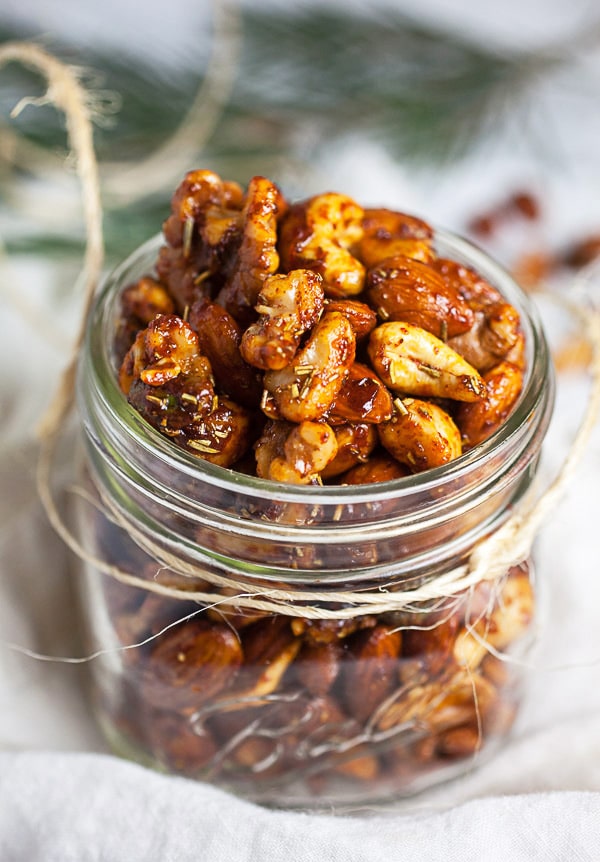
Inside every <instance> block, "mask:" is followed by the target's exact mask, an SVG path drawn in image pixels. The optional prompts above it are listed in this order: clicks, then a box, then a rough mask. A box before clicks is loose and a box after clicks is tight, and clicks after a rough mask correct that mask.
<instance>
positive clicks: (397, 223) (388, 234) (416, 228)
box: [357, 209, 435, 267]
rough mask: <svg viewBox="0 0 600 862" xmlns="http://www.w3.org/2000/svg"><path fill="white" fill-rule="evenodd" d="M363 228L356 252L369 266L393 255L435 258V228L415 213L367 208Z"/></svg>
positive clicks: (423, 258) (426, 260) (423, 260)
mask: <svg viewBox="0 0 600 862" xmlns="http://www.w3.org/2000/svg"><path fill="white" fill-rule="evenodd" d="M362 228H363V236H362V238H361V240H360V242H359V243H358V246H357V254H358V257H359V258H360V259H361V260H362V262H363V263H364V264H365V266H367V267H369V266H375V265H376V264H378V263H379V262H380V261H382V260H384V258H386V257H391V256H392V255H404V256H405V257H408V258H411V259H413V260H420V261H422V262H423V263H428V262H429V261H431V260H432V259H433V258H434V257H435V254H434V251H433V244H432V243H433V230H432V229H431V227H430V225H428V224H427V222H425V221H422V219H419V218H415V216H410V215H407V214H406V213H401V212H395V211H394V210H388V209H366V210H365V211H364V215H363V219H362Z"/></svg>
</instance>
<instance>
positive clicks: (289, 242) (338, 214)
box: [279, 193, 365, 298]
mask: <svg viewBox="0 0 600 862" xmlns="http://www.w3.org/2000/svg"><path fill="white" fill-rule="evenodd" d="M362 217H363V210H362V208H361V207H360V206H359V205H358V204H357V203H356V202H355V201H353V200H352V198H349V197H347V196H346V195H339V194H334V193H328V194H323V195H317V196H316V197H313V198H309V200H307V201H303V202H301V203H298V204H295V205H294V206H292V207H291V208H290V210H289V212H288V214H287V216H286V217H285V218H284V219H283V221H282V224H281V231H280V239H279V253H280V255H281V265H282V268H283V269H284V270H285V271H286V272H289V271H290V270H291V269H298V268H303V269H311V270H313V272H318V273H319V275H321V276H322V277H323V285H324V288H325V293H326V295H327V296H331V297H334V298H340V297H347V296H356V295H357V294H359V293H360V292H361V291H362V289H363V286H364V281H365V268H364V266H363V264H362V263H361V262H360V261H359V260H358V259H357V258H356V257H354V256H353V255H352V254H351V252H350V251H349V249H351V248H352V247H353V246H355V245H356V243H357V242H359V241H360V239H361V237H362V224H361V222H362Z"/></svg>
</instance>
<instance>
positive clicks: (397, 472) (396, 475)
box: [342, 455, 410, 485]
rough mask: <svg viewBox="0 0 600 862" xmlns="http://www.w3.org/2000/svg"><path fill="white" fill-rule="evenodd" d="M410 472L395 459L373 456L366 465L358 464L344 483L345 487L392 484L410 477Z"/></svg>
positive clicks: (345, 474)
mask: <svg viewBox="0 0 600 862" xmlns="http://www.w3.org/2000/svg"><path fill="white" fill-rule="evenodd" d="M409 474H410V470H408V469H407V468H406V467H404V466H403V465H402V464H400V463H399V462H398V461H397V460H396V459H395V458H392V457H390V456H386V455H372V456H371V457H370V458H369V459H368V460H367V461H366V462H365V463H364V464H358V465H357V466H356V467H353V468H352V469H351V470H348V472H347V473H344V475H343V477H342V481H343V484H344V485H369V484H371V483H375V482H391V481H393V480H394V479H402V478H403V477H404V476H408V475H409Z"/></svg>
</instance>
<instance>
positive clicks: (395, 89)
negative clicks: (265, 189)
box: [0, 0, 600, 264]
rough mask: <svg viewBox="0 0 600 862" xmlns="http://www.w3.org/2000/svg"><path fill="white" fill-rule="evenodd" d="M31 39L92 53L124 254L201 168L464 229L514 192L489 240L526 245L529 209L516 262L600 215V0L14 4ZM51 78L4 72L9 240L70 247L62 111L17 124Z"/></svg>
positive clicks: (74, 59)
mask: <svg viewBox="0 0 600 862" xmlns="http://www.w3.org/2000/svg"><path fill="white" fill-rule="evenodd" d="M15 38H17V39H21V38H33V39H35V41H37V42H38V43H39V44H41V45H43V46H44V47H46V48H47V49H48V50H50V51H53V52H54V53H56V54H57V55H58V56H59V57H61V58H62V59H64V60H66V61H68V62H71V63H73V64H74V65H76V66H78V67H81V75H82V80H83V82H84V83H85V84H86V85H87V86H88V87H89V89H90V98H91V100H92V105H93V108H94V110H95V118H96V138H95V139H96V146H97V152H98V158H99V160H100V162H101V166H102V177H103V192H104V203H105V207H106V239H107V249H108V254H109V260H111V259H116V258H119V257H122V256H123V255H124V254H125V253H127V252H128V251H130V250H131V249H133V248H134V247H135V246H136V245H138V244H139V242H141V241H142V240H143V239H145V238H146V237H148V236H150V235H152V234H153V233H155V232H156V231H157V230H158V228H159V226H160V223H161V221H162V219H163V218H164V216H165V213H166V212H167V210H168V199H169V196H170V194H171V193H172V191H173V189H174V187H175V186H176V184H177V183H178V181H179V179H180V178H181V176H182V175H183V173H184V172H185V171H186V170H187V169H189V168H191V167H204V166H206V167H211V168H213V169H215V170H217V171H218V172H220V173H222V174H223V175H224V176H226V177H228V178H232V179H237V180H238V181H240V182H242V183H246V182H247V180H248V179H249V178H250V176H252V175H253V174H254V173H262V174H266V175H268V176H269V177H270V178H272V179H274V180H275V181H277V182H278V183H280V184H281V185H282V186H283V188H284V190H285V192H286V193H287V194H288V195H289V196H291V197H302V196H306V195H307V194H309V193H312V192H314V191H317V190H319V191H322V190H324V189H331V190H336V191H343V192H345V193H347V194H350V195H354V196H355V197H357V198H358V199H359V201H360V202H361V203H363V204H365V205H374V204H379V205H388V206H393V207H396V208H398V209H405V210H409V211H413V212H416V213H417V214H421V215H425V216H426V217H427V218H428V219H430V220H432V221H434V222H436V223H438V224H443V225H444V226H445V227H448V228H452V229H454V230H460V231H462V232H465V231H467V232H468V231H470V230H471V228H472V222H473V220H474V219H475V218H476V217H478V216H481V215H487V214H489V213H490V212H491V211H493V210H495V209H496V208H498V207H501V208H503V211H502V214H501V215H502V217H501V218H498V219H497V220H496V221H497V223H496V224H495V225H494V227H498V228H502V230H499V231H493V232H490V231H488V232H487V235H486V236H483V234H481V232H480V234H479V239H482V240H485V241H486V242H489V241H490V240H491V239H493V240H494V241H495V242H496V244H497V245H498V248H499V251H500V252H501V253H502V254H508V251H506V252H504V250H503V249H502V248H501V247H500V243H501V241H502V242H503V241H505V240H506V239H507V237H508V235H509V234H510V242H511V243H513V244H515V243H516V237H515V236H514V234H515V231H514V230H512V231H511V230H510V228H511V227H514V223H515V222H517V223H518V222H519V221H520V222H521V223H520V224H519V225H518V229H517V231H516V232H517V234H522V232H523V230H524V229H525V228H526V227H527V228H528V231H527V235H526V237H523V238H522V239H521V242H520V243H518V244H517V247H513V246H511V245H510V244H509V243H504V244H505V245H508V246H509V249H510V251H511V260H510V261H506V262H507V263H511V264H512V262H513V260H512V256H514V255H517V254H518V253H520V252H521V251H524V250H527V251H529V252H533V251H536V252H538V251H539V252H542V251H545V250H546V249H545V248H544V243H549V244H551V246H552V248H551V249H547V250H548V251H552V252H555V251H556V250H557V249H560V250H563V249H564V247H565V246H566V245H567V244H568V243H570V242H571V241H572V240H574V241H577V240H579V239H581V235H582V232H587V231H588V230H590V231H591V230H593V229H594V228H596V226H600V216H599V215H598V214H597V213H596V195H595V194H590V192H591V191H592V189H593V188H595V187H596V186H597V182H598V179H599V176H598V173H599V160H598V156H597V149H598V145H597V141H598V134H599V133H600V108H599V107H598V95H599V93H600V62H599V60H600V50H599V49H600V10H598V7H597V4H595V3H594V2H593V0H525V2H518V0H505V2H502V3H499V2H489V3H484V4H475V3H472V2H469V0H450V2H448V0H421V2H418V0H379V2H375V0H371V2H360V0H353V2H348V0H345V2H341V0H329V2H310V0H301V2H296V3H294V4H289V3H285V2H283V0H279V2H276V0H262V2H260V0H259V2H257V0H254V1H253V2H249V0H239V2H234V0H227V2H224V0H212V2H211V0H203V2H201V3H198V2H194V3H192V2H190V0H170V2H169V4H168V5H167V6H165V5H163V4H159V3H157V2H150V3H146V4H144V8H143V11H141V10H140V7H139V4H138V3H137V2H134V0H104V2H102V3H101V4H100V3H95V2H91V0H87V2H86V0H84V2H81V0H80V2H77V0H24V2H23V0H4V2H3V4H2V9H1V10H0V39H1V40H3V41H5V40H8V39H15ZM42 92H43V86H42V85H41V83H40V81H39V79H37V78H36V76H35V75H32V74H30V73H27V72H25V71H24V70H23V69H21V68H19V67H17V66H16V65H15V64H12V65H10V66H8V67H6V68H5V69H4V70H3V71H2V74H1V76H0V118H1V122H2V126H1V127H0V133H1V137H0V141H1V143H0V178H1V180H2V213H1V221H0V229H1V232H2V236H3V239H4V243H5V246H6V248H7V249H8V250H9V251H14V252H19V251H24V250H27V251H32V250H33V251H38V250H42V249H43V250H44V252H47V251H52V252H56V253H58V252H60V253H61V254H64V253H65V252H67V251H69V250H72V249H73V248H75V249H76V250H78V245H79V243H80V240H81V216H80V211H79V209H78V200H77V195H76V194H75V195H74V194H73V182H72V180H73V177H72V175H71V177H69V171H68V168H69V165H68V163H67V165H66V167H67V171H66V172H65V135H64V119H63V117H61V116H59V115H57V114H56V112H55V111H54V109H53V108H51V107H33V106H32V107H28V108H26V109H25V110H23V111H22V113H21V114H20V116H19V117H18V118H17V119H16V120H14V121H11V122H10V123H9V120H8V115H9V112H10V110H11V109H12V107H13V106H14V105H15V104H16V103H17V102H18V101H19V100H20V99H21V98H22V97H23V96H25V95H26V96H32V97H34V98H35V97H36V96H39V95H40V94H41V93H42ZM174 134H177V137H176V139H175V142H174V145H173V146H171V147H169V148H168V149H161V148H164V147H165V146H166V143H167V141H168V140H169V138H170V137H171V136H172V135H174ZM153 155H154V156H155V158H153V159H152V160H151V161H146V160H148V159H150V157H151V156H153ZM520 192H526V193H528V194H531V195H533V196H534V197H535V198H536V200H535V204H537V206H536V207H535V209H536V213H535V216H537V217H536V218H533V217H532V218H530V219H529V221H530V222H531V221H535V222H536V224H535V233H532V231H531V230H530V229H529V228H531V225H529V226H528V225H527V224H526V222H527V218H526V215H527V214H526V213H525V214H524V213H523V212H520V211H519V208H518V206H517V207H516V208H514V207H513V208H512V209H511V207H510V201H509V199H510V198H511V196H512V195H514V194H515V193H520ZM529 209H531V207H530V208H529ZM538 210H539V212H538ZM57 213H58V214H59V215H60V217H59V218H57ZM523 215H525V219H523V218H519V216H521V217H522V216H523ZM530 215H533V214H532V213H530ZM471 232H472V231H471ZM476 233H477V232H476ZM492 233H494V236H492ZM520 246H523V248H521V247H520Z"/></svg>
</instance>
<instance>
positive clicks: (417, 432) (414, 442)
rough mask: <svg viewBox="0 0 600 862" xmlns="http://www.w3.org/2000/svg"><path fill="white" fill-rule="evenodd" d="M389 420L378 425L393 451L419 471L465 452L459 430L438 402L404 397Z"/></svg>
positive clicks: (386, 445) (378, 429) (380, 434)
mask: <svg viewBox="0 0 600 862" xmlns="http://www.w3.org/2000/svg"><path fill="white" fill-rule="evenodd" d="M399 404H401V405H402V407H401V408H400V407H397V408H396V411H395V412H394V415H393V417H392V418H391V420H390V421H389V422H382V423H381V425H378V426H376V427H377V431H378V433H379V439H380V440H381V443H382V445H383V446H384V447H385V448H386V449H387V451H388V452H389V453H390V455H393V456H394V458H396V460H398V461H399V462H400V463H401V464H406V465H407V466H408V467H410V468H411V470H413V471H415V472H419V471H421V470H427V469H429V468H431V467H439V466H440V465H441V464H447V463H448V462H449V461H452V460H453V459H454V458H458V457H459V455H460V454H461V452H462V448H461V442H460V431H459V430H458V428H457V427H456V425H455V424H454V422H453V421H452V419H451V418H450V416H449V415H448V414H447V413H446V412H445V411H444V410H442V408H441V407H438V405H437V404H433V403H429V402H427V401H420V400H418V399H416V398H404V399H403V400H402V401H401V402H400V401H399Z"/></svg>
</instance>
